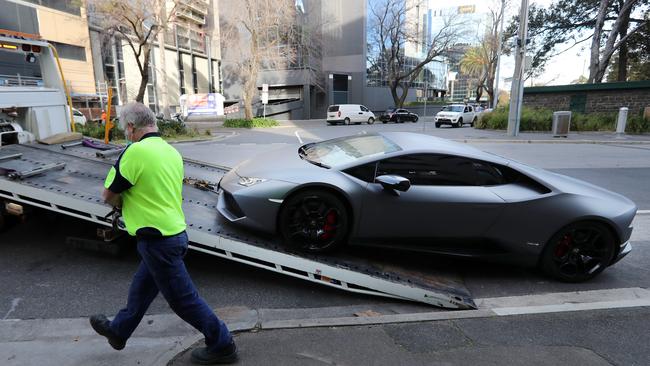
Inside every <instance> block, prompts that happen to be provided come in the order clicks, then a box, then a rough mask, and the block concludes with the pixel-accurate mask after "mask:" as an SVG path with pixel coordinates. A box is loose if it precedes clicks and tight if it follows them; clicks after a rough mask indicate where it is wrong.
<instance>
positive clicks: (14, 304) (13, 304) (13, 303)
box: [2, 297, 22, 320]
mask: <svg viewBox="0 0 650 366" xmlns="http://www.w3.org/2000/svg"><path fill="white" fill-rule="evenodd" d="M21 300H22V299H21V298H20V297H17V298H15V299H13V300H11V309H9V311H7V314H5V316H4V318H2V320H6V319H7V318H8V317H9V314H11V313H13V312H14V311H15V310H16V308H17V307H18V304H20V301H21Z"/></svg>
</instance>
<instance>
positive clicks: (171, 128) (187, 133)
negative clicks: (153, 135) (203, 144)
mask: <svg viewBox="0 0 650 366" xmlns="http://www.w3.org/2000/svg"><path fill="white" fill-rule="evenodd" d="M158 131H159V132H160V135H161V136H162V137H167V138H169V137H178V136H184V137H194V136H196V135H198V132H197V131H196V130H189V129H188V128H187V127H185V125H184V124H183V123H181V122H178V121H175V120H162V119H159V120H158Z"/></svg>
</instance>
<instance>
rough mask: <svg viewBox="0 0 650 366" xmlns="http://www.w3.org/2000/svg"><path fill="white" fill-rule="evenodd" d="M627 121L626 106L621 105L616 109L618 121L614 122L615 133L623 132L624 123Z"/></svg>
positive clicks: (620, 133)
mask: <svg viewBox="0 0 650 366" xmlns="http://www.w3.org/2000/svg"><path fill="white" fill-rule="evenodd" d="M626 123H627V107H621V108H620V109H619V110H618V121H617V122H616V134H617V135H623V134H625V124H626Z"/></svg>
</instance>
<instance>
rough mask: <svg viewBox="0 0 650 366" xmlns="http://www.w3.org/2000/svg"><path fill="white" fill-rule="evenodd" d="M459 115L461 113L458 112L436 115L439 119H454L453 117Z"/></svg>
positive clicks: (445, 112)
mask: <svg viewBox="0 0 650 366" xmlns="http://www.w3.org/2000/svg"><path fill="white" fill-rule="evenodd" d="M459 114H461V113H460V112H448V111H444V112H438V113H437V114H436V115H437V116H439V117H454V116H457V115H459Z"/></svg>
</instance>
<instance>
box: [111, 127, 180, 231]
mask: <svg viewBox="0 0 650 366" xmlns="http://www.w3.org/2000/svg"><path fill="white" fill-rule="evenodd" d="M183 177H184V173H183V158H182V157H181V155H180V154H179V153H178V151H176V149H174V148H173V147H172V146H171V145H169V144H168V143H167V142H166V141H165V140H163V139H162V138H161V137H160V135H159V134H158V133H148V134H146V135H144V136H143V137H142V138H141V139H140V141H138V142H136V143H133V144H131V145H130V146H129V147H127V148H126V150H124V152H122V155H120V157H119V159H117V162H116V163H115V165H114V166H113V167H112V168H111V170H110V171H109V172H108V176H107V177H106V181H105V182H104V187H105V188H106V189H108V190H110V191H111V192H113V193H120V194H122V217H123V218H124V223H125V224H126V230H127V231H128V233H129V234H130V235H133V236H136V235H137V236H172V235H176V234H179V233H181V232H183V231H184V230H185V227H186V225H185V215H184V214H183V208H182V203H183Z"/></svg>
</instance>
